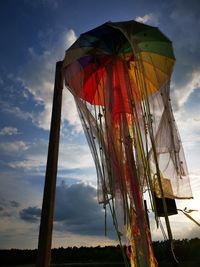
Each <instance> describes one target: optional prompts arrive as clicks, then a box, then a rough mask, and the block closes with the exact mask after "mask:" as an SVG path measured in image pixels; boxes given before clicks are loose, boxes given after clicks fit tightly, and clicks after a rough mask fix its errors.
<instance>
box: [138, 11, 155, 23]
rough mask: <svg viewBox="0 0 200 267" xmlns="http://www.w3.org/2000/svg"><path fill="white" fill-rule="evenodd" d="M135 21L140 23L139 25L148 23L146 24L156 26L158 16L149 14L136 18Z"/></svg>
mask: <svg viewBox="0 0 200 267" xmlns="http://www.w3.org/2000/svg"><path fill="white" fill-rule="evenodd" d="M135 20H136V21H138V22H141V23H148V24H152V25H158V23H159V22H158V16H157V15H156V14H153V13H149V14H146V15H144V16H143V17H140V16H138V17H136V18H135Z"/></svg>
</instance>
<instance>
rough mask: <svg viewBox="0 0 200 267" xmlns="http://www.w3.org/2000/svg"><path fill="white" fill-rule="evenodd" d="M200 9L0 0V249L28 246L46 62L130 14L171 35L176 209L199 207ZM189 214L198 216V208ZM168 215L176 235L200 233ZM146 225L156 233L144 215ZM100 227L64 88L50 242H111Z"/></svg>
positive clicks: (49, 86) (38, 181)
mask: <svg viewBox="0 0 200 267" xmlns="http://www.w3.org/2000/svg"><path fill="white" fill-rule="evenodd" d="M199 11H200V3H199V1H198V0H190V1H181V0H177V1H173V0H169V1H162V0H156V1H148V0H140V1H134V0H132V1H131V0H126V1H123V0H107V1H104V0H102V1H95V0H85V1H81V0H73V1H72V0H34V1H31V0H15V1H14V0H2V1H1V2H0V32H1V42H0V59H1V60H0V90H1V94H0V112H1V117H0V118H1V119H0V184H1V186H0V236H1V238H0V248H11V247H15V248H17V247H18V248H35V247H37V238H38V229H39V216H40V209H41V201H42V192H43V184H44V176H45V165H46V156H47V148H48V136H49V125H50V116H51V104H52V93H53V82H54V71H55V63H56V61H58V60H62V59H63V57H64V53H65V50H66V49H67V48H68V47H69V46H70V45H71V44H72V43H73V42H74V41H75V40H76V38H77V37H78V36H79V35H80V34H81V33H82V32H85V31H87V30H89V29H91V28H94V27H96V26H98V25H100V24H102V23H104V22H106V21H118V20H121V21H122V20H130V19H135V20H138V21H141V22H144V23H147V24H150V25H154V26H158V27H159V28H160V29H161V31H163V32H164V33H165V34H166V35H167V36H168V37H169V38H170V39H171V40H172V41H173V45H174V51H175V55H176V59H177V62H176V65H175V68H174V73H173V76H172V81H171V97H172V103H173V109H174V113H175V117H176V120H177V124H178V127H179V131H180V134H181V137H182V141H183V146H184V150H185V154H186V159H187V162H188V168H189V173H190V179H191V185H192V190H193V195H194V200H190V201H188V200H185V201H177V206H178V207H179V208H184V207H188V208H191V209H200V208H199V204H198V203H199V201H200V181H199V174H200V163H199V155H200V105H199V103H200V50H199V47H200V39H199V33H200V17H199ZM151 216H152V214H150V217H151ZM193 216H194V217H195V218H196V219H197V220H198V221H200V213H199V212H196V213H194V214H193ZM170 221H171V226H172V231H173V233H174V237H175V238H190V237H195V236H199V235H200V230H199V229H198V228H197V227H196V226H195V225H194V224H193V223H191V222H190V221H189V220H188V219H187V218H185V217H184V215H181V214H179V215H176V216H173V217H171V218H170ZM108 222H111V219H110V217H108ZM151 228H152V236H153V238H154V239H161V238H162V236H161V233H160V231H159V230H157V229H156V227H155V224H154V223H153V221H152V225H151ZM108 232H109V235H108V237H104V213H103V211H102V207H101V206H99V205H98V204H97V200H96V172H95V169H94V163H93V160H92V157H91V155H90V151H89V149H88V146H87V143H86V141H85V137H84V135H83V131H82V128H81V125H80V121H79V118H78V115H77V112H76V108H75V105H74V101H73V98H72V97H71V95H70V93H69V92H68V91H67V89H66V88H65V89H64V91H63V107H62V126H61V142H60V155H59V167H58V179H57V196H56V209H55V223H54V233H53V247H59V246H74V245H76V246H81V245H84V246H86V245H87V246H91V245H106V244H114V243H115V236H114V232H113V228H112V225H111V223H110V224H109V229H108Z"/></svg>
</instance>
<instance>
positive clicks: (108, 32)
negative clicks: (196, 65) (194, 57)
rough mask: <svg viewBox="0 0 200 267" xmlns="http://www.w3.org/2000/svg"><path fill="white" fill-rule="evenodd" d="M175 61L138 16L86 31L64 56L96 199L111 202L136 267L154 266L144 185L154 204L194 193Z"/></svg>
mask: <svg viewBox="0 0 200 267" xmlns="http://www.w3.org/2000/svg"><path fill="white" fill-rule="evenodd" d="M174 62H175V58H174V54H173V49H172V43H171V41H170V40H169V39H168V38H167V37H166V36H165V35H164V34H163V33H161V32H160V30H159V29H158V28H155V27H151V26H148V25H145V24H142V23H138V22H136V21H126V22H119V23H111V22H108V23H105V24H103V25H101V26H99V27H97V28H95V29H93V30H91V31H88V32H86V33H84V34H82V35H81V36H80V37H79V38H78V39H77V41H76V42H75V43H74V44H73V45H72V46H71V47H70V48H69V49H68V50H67V51H66V55H65V59H64V69H63V71H64V76H65V82H66V85H67V87H68V88H69V90H70V91H71V92H72V94H73V96H74V98H75V101H76V104H77V108H78V111H79V114H80V118H81V121H82V124H83V128H84V131H85V134H86V137H87V140H88V143H89V146H90V148H91V152H92V155H93V158H94V162H95V165H96V170H97V178H98V199H99V202H100V203H103V205H104V207H106V205H109V207H110V210H111V214H112V216H113V223H114V225H115V227H116V232H117V235H118V238H119V241H120V244H121V245H122V243H123V242H126V244H127V245H128V246H129V245H131V250H130V253H128V254H129V257H130V262H131V266H132V267H133V266H137V267H138V266H142V267H147V266H151V267H153V266H156V261H155V259H154V256H153V252H152V247H151V242H150V234H149V228H148V226H147V223H146V218H145V212H144V206H143V191H144V190H149V197H150V199H151V201H152V207H153V209H156V207H155V205H154V194H156V196H157V197H161V198H162V199H163V198H164V197H169V198H190V197H191V188H190V184H189V179H188V176H187V167H186V163H185V158H184V154H183V150H182V146H181V143H180V138H179V135H178V132H177V128H176V124H175V121H174V117H173V113H172V109H171V103H170V98H169V89H170V87H169V84H170V77H171V73H172V69H173V64H174ZM165 213H166V211H165ZM166 220H167V214H166ZM170 238H171V235H170ZM124 258H125V259H126V256H124Z"/></svg>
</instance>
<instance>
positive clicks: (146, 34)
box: [133, 28, 171, 43]
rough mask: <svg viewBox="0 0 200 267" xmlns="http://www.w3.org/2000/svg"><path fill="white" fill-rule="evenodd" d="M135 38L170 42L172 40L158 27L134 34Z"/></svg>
mask: <svg viewBox="0 0 200 267" xmlns="http://www.w3.org/2000/svg"><path fill="white" fill-rule="evenodd" d="M133 36H134V38H136V39H138V41H144V42H146V41H154V40H155V41H163V42H167V43H168V42H169V43H171V41H170V40H169V39H168V38H167V37H166V36H165V35H164V34H163V33H162V32H161V31H160V30H159V29H158V28H153V29H148V30H146V31H141V32H139V33H136V34H133Z"/></svg>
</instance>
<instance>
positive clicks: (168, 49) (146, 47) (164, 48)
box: [138, 41, 175, 59]
mask: <svg viewBox="0 0 200 267" xmlns="http://www.w3.org/2000/svg"><path fill="white" fill-rule="evenodd" d="M138 47H139V49H140V50H141V51H145V52H152V53H155V54H159V55H162V56H166V57H169V58H172V59H175V56H174V52H173V49H172V44H171V43H165V42H156V41H147V42H141V43H139V44H138Z"/></svg>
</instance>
